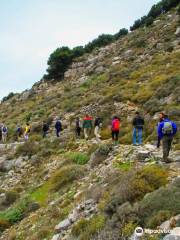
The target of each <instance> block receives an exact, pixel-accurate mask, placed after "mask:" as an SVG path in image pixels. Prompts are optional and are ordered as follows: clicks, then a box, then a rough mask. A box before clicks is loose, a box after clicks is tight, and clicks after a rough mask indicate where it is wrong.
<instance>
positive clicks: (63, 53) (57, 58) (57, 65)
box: [46, 47, 73, 80]
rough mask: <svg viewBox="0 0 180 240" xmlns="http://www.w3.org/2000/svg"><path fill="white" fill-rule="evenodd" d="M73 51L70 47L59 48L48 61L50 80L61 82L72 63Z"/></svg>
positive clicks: (48, 76)
mask: <svg viewBox="0 0 180 240" xmlns="http://www.w3.org/2000/svg"><path fill="white" fill-rule="evenodd" d="M72 58H73V55H72V50H70V49H69V48H68V47H61V48H57V49H56V50H55V51H54V52H53V53H52V54H51V55H50V57H49V60H48V65H49V67H48V69H47V72H48V75H46V77H47V78H48V79H57V80H61V79H62V78H63V76H64V73H65V71H66V70H67V68H68V66H69V65H70V64H71V62H72Z"/></svg>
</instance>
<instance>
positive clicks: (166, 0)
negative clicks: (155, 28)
mask: <svg viewBox="0 0 180 240" xmlns="http://www.w3.org/2000/svg"><path fill="white" fill-rule="evenodd" d="M178 4H179V0H162V1H160V2H159V3H157V4H154V5H153V6H152V8H151V9H150V11H149V13H148V14H147V16H144V17H142V18H141V19H138V20H136V21H135V22H134V24H133V26H131V27H130V30H131V31H133V30H135V29H137V28H139V27H141V26H149V25H151V24H152V23H153V21H154V19H155V18H157V17H158V16H159V15H161V14H162V13H165V12H168V11H169V10H170V9H171V8H173V7H176V6H177V5H178Z"/></svg>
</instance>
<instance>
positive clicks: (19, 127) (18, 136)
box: [16, 124, 22, 141]
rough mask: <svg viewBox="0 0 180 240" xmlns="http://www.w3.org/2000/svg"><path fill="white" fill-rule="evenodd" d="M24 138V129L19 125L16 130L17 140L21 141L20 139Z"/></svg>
mask: <svg viewBox="0 0 180 240" xmlns="http://www.w3.org/2000/svg"><path fill="white" fill-rule="evenodd" d="M21 136H22V128H21V126H20V125H19V124H18V125H17V129H16V140H17V141H19V139H20V137H21Z"/></svg>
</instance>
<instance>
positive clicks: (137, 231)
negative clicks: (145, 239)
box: [134, 227, 144, 237]
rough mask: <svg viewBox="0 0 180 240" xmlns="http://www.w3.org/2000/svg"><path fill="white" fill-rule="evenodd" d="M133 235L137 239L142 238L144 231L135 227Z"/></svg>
mask: <svg viewBox="0 0 180 240" xmlns="http://www.w3.org/2000/svg"><path fill="white" fill-rule="evenodd" d="M134 233H135V235H136V236H137V237H142V235H143V234H144V230H143V228H142V227H137V228H136V229H135V232H134Z"/></svg>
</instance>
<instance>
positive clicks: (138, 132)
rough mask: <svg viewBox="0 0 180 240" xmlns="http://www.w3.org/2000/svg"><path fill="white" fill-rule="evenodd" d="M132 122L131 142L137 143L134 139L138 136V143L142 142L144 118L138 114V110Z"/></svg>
mask: <svg viewBox="0 0 180 240" xmlns="http://www.w3.org/2000/svg"><path fill="white" fill-rule="evenodd" d="M132 124H133V126H134V129H133V144H134V145H137V143H136V141H137V138H138V144H139V145H141V144H142V132H143V127H144V118H143V117H142V116H140V113H139V112H136V116H135V117H134V118H133V121H132Z"/></svg>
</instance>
